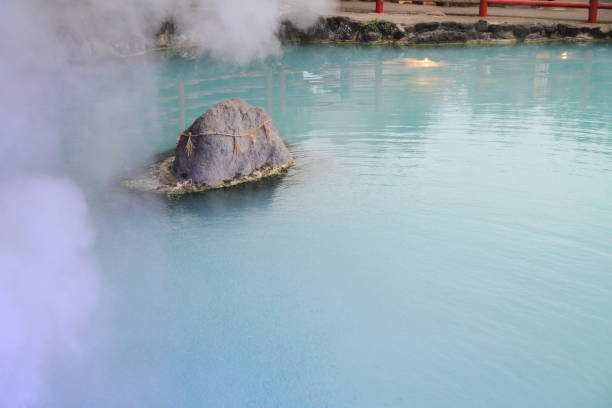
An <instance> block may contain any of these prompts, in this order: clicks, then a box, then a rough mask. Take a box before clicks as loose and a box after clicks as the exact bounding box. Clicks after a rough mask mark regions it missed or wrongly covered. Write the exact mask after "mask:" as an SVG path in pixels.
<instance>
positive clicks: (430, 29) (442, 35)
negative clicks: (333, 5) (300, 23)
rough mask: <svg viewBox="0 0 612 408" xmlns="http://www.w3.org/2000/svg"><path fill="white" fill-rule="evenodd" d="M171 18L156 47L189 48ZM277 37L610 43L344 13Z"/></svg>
mask: <svg viewBox="0 0 612 408" xmlns="http://www.w3.org/2000/svg"><path fill="white" fill-rule="evenodd" d="M179 31H180V30H177V29H176V27H175V25H174V24H173V23H172V22H166V23H164V24H163V26H162V28H161V30H160V31H159V32H158V34H157V42H158V46H159V47H160V48H162V49H164V48H175V49H181V48H185V47H187V48H188V47H189V43H190V41H189V38H186V37H185V36H184V35H181V34H180V33H179ZM278 38H279V39H280V41H281V42H282V43H283V44H299V43H367V44H394V45H406V46H409V45H439V44H490V43H493V44H494V43H513V42H539V41H612V28H609V27H608V28H605V27H604V28H602V27H601V26H592V25H591V26H588V25H572V24H565V23H550V24H542V23H521V24H516V23H514V24H510V23H501V24H500V23H489V22H487V21H485V20H478V21H476V22H474V23H461V22H456V21H443V22H437V21H432V22H420V23H416V24H402V23H395V22H391V21H385V20H371V21H365V22H364V21H356V20H353V19H351V18H349V17H344V16H330V17H319V18H318V20H317V21H316V23H315V24H314V25H312V26H311V27H309V28H307V29H300V28H298V27H296V26H295V25H294V24H293V23H291V22H290V21H282V22H281V24H280V26H279V29H278Z"/></svg>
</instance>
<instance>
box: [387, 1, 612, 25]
mask: <svg viewBox="0 0 612 408" xmlns="http://www.w3.org/2000/svg"><path fill="white" fill-rule="evenodd" d="M489 4H504V5H507V6H538V7H568V8H588V9H589V19H588V22H589V23H591V24H595V23H597V10H598V9H611V10H612V3H603V4H600V3H599V0H589V2H588V3H577V2H571V1H541V0H480V17H486V16H487V14H488V12H489ZM376 12H377V13H379V14H380V13H384V12H385V5H384V3H383V0H376Z"/></svg>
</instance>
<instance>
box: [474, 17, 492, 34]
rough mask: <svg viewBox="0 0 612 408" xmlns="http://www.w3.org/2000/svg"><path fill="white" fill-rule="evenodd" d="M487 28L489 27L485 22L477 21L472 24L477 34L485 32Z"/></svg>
mask: <svg viewBox="0 0 612 408" xmlns="http://www.w3.org/2000/svg"><path fill="white" fill-rule="evenodd" d="M488 26H489V23H487V22H486V21H485V20H478V21H477V22H476V23H474V28H475V29H476V31H478V32H479V33H482V32H484V31H487V28H488Z"/></svg>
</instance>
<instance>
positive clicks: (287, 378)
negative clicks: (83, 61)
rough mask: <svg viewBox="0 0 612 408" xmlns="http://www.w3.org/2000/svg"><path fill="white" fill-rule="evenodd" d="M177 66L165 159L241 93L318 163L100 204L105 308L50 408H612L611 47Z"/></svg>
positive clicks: (166, 107)
mask: <svg viewBox="0 0 612 408" xmlns="http://www.w3.org/2000/svg"><path fill="white" fill-rule="evenodd" d="M425 58H427V59H428V60H429V61H433V62H437V63H440V64H439V66H429V67H428V66H422V65H431V64H429V63H427V62H423V60H424V59H425ZM155 65H156V66H157V68H156V69H159V72H160V74H159V75H160V77H159V80H158V81H157V82H156V88H155V89H154V92H152V95H145V96H146V97H145V96H142V94H137V95H141V96H137V97H135V102H136V103H135V104H134V106H136V107H135V108H134V109H133V111H128V114H129V115H130V116H131V117H132V118H134V117H136V118H142V128H147V129H149V127H151V126H150V125H151V123H150V122H145V118H146V120H147V121H148V120H150V117H148V116H146V115H143V114H141V113H140V111H139V109H140V108H138V106H142V105H147V104H148V105H150V104H151V100H153V101H154V104H155V109H156V110H158V111H159V115H160V116H159V117H161V119H155V120H157V121H158V123H156V124H155V126H153V127H152V128H151V130H150V131H149V132H148V133H147V136H146V141H147V144H148V149H150V150H152V151H162V150H164V149H169V148H171V147H173V146H174V140H175V138H176V135H177V133H178V132H179V130H180V129H182V128H184V127H185V126H187V125H189V124H190V123H191V121H193V120H194V119H195V118H196V117H197V116H198V115H199V114H201V113H202V112H203V111H204V110H206V109H207V108H209V107H211V106H213V105H214V104H215V103H217V102H218V101H220V100H222V99H224V98H228V97H241V98H245V99H246V100H247V101H248V102H250V103H252V104H255V105H258V106H262V107H264V108H266V109H268V110H269V112H270V113H271V115H272V117H273V118H274V121H275V124H276V126H277V127H278V128H279V131H280V134H281V135H282V137H283V139H284V140H285V141H286V142H287V144H288V145H289V148H290V150H291V152H292V153H293V155H294V156H295V158H296V164H295V166H294V167H293V168H291V170H290V171H289V172H288V174H287V175H286V176H285V177H283V178H280V179H275V180H271V181H267V182H262V183H258V184H252V185H245V186H243V187H238V188H236V189H233V190H225V191H216V192H210V193H207V194H205V195H200V196H191V197H184V198H180V199H173V200H151V199H150V198H148V197H141V196H134V195H132V194H126V193H120V192H117V191H116V189H115V188H114V187H112V186H106V185H105V186H98V187H95V188H91V189H90V191H89V192H88V197H89V201H90V202H91V205H92V216H93V217H94V221H95V224H96V228H97V232H98V237H97V246H96V254H97V256H98V259H99V263H100V280H101V293H100V296H99V297H100V299H99V306H98V312H97V313H96V315H95V316H93V317H92V319H91V322H90V325H89V326H90V327H88V329H87V334H86V338H87V339H88V340H87V341H88V350H87V351H86V352H84V353H83V355H82V356H80V357H78V358H75V360H77V361H70V362H58V363H57V364H56V366H55V367H54V368H53V374H54V378H55V380H54V382H53V383H54V386H53V388H54V393H53V395H51V396H50V397H49V402H48V405H46V406H57V407H60V406H61V407H83V406H88V407H109V406H112V407H171V406H172V407H224V408H225V407H241V408H247V407H266V408H267V407H295V408H297V407H305V408H306V407H333V408H342V407H347V408H349V407H350V408H355V407H364V408H371V407H455V408H456V407H466V408H467V407H470V408H473V407H508V408H516V407H523V408H525V407H539V408H541V407H555V408H560V407H568V408H576V407H581V408H596V407H601V408H605V407H610V406H612V352H611V351H610V344H611V343H610V341H611V339H612V321H611V316H612V69H611V68H610V67H612V48H610V47H609V46H604V45H601V46H600V45H571V44H561V45H539V46H513V47H506V46H499V47H457V48H385V47H353V46H338V47H333V46H308V47H299V48H295V49H288V50H287V52H286V53H285V54H284V55H283V56H282V57H277V58H271V59H269V60H266V61H265V62H261V63H254V64H252V65H251V66H249V67H247V68H236V67H232V66H230V65H226V64H223V63H219V62H214V61H209V60H201V61H185V60H178V59H163V60H162V61H161V62H155ZM137 78H138V76H137V75H136V76H135V77H134V78H132V80H136V79H137ZM117 86H118V85H117ZM122 86H125V84H123V85H122ZM111 91H112V90H111ZM109 92H110V91H109ZM149 96H152V99H151V98H149V99H147V98H148V97H149ZM138 126H140V125H137V126H136V127H138ZM142 143H143V138H142V137H141V138H134V139H133V141H130V142H128V145H127V146H128V148H129V149H132V150H133V151H134V152H139V151H141V150H143V149H144V148H143V146H142Z"/></svg>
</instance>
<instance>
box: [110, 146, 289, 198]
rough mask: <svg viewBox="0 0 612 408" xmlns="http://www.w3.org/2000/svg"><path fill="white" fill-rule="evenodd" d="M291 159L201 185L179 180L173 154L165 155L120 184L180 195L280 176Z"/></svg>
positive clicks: (148, 191) (139, 189)
mask: <svg viewBox="0 0 612 408" xmlns="http://www.w3.org/2000/svg"><path fill="white" fill-rule="evenodd" d="M292 164H293V161H290V162H288V163H286V164H285V165H283V166H280V167H277V168H262V169H258V170H256V171H254V172H252V173H251V174H249V175H247V176H243V177H239V178H235V179H232V180H228V181H227V182H225V183H223V184H220V185H216V186H201V185H196V184H194V183H193V182H191V181H184V180H181V179H180V178H179V177H177V176H175V175H174V173H173V167H174V156H170V157H167V158H165V159H163V160H161V161H159V162H157V163H154V164H152V165H150V166H149V167H148V168H147V171H146V172H145V173H143V174H140V175H138V176H135V177H133V178H127V179H124V180H123V181H122V182H121V184H122V185H123V186H124V187H126V188H128V189H130V190H134V191H140V192H145V193H157V194H164V195H170V196H172V195H182V194H191V193H200V192H202V191H208V190H217V189H223V188H228V187H233V186H236V185H239V184H242V183H246V182H251V181H257V180H261V179H264V178H268V177H274V176H280V175H282V174H284V173H286V172H287V169H289V167H291V165H292Z"/></svg>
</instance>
